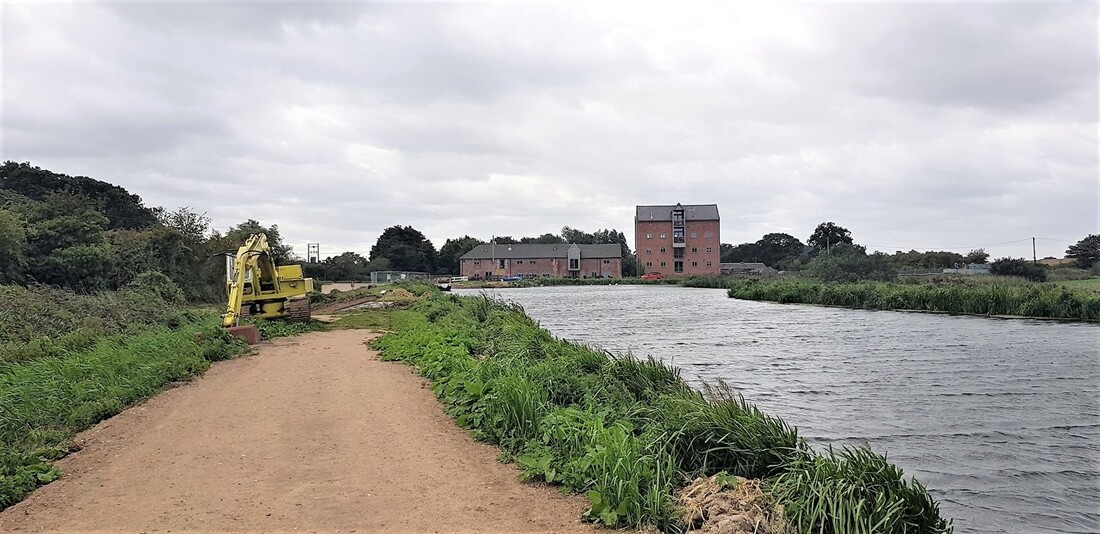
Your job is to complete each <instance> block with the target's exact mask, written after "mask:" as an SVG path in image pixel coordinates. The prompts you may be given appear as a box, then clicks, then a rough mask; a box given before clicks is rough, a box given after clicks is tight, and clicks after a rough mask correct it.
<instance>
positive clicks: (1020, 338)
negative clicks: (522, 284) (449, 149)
mask: <svg viewBox="0 0 1100 534" xmlns="http://www.w3.org/2000/svg"><path fill="white" fill-rule="evenodd" d="M459 293H477V291H468V292H462V291H460V292H459ZM490 294H493V295H497V296H500V297H502V298H506V299H508V300H512V301H514V302H517V303H519V304H521V305H522V306H523V307H524V308H525V309H526V310H527V313H528V314H529V315H531V316H532V317H533V318H535V319H536V320H538V321H540V322H541V324H542V326H543V327H545V328H547V329H548V330H550V331H551V332H553V333H554V334H555V335H558V336H560V337H563V338H566V339H570V340H574V341H582V342H587V343H591V344H593V345H597V346H600V347H603V348H606V349H609V350H612V351H616V352H632V353H634V354H636V355H641V356H645V355H652V356H655V357H659V358H663V359H665V360H666V361H671V362H672V363H674V364H675V365H677V366H679V367H680V368H681V369H682V370H683V375H684V377H685V378H686V379H687V380H689V381H690V382H693V383H698V382H699V381H700V380H711V381H713V380H718V379H721V380H725V381H726V382H728V383H729V384H730V385H732V386H734V387H736V388H738V389H740V390H741V391H743V392H744V394H745V396H746V397H747V398H748V399H750V400H752V401H754V402H755V403H757V404H758V405H759V406H760V407H761V408H763V409H764V410H765V411H767V412H769V413H772V414H775V415H779V416H781V417H783V419H785V420H786V421H787V422H789V423H791V424H793V425H795V426H797V427H798V428H799V430H800V432H801V433H802V435H804V436H805V437H806V438H807V439H808V440H809V441H811V442H813V443H815V444H822V445H824V444H844V443H854V442H859V443H862V442H864V441H866V442H868V443H869V444H870V445H871V447H872V448H873V449H874V450H876V451H878V452H885V453H887V456H888V457H889V458H890V459H891V460H892V461H893V462H895V463H896V464H898V465H900V466H901V467H902V468H904V469H905V471H906V473H907V474H911V475H915V476H916V477H917V478H918V479H919V480H920V481H921V482H922V483H924V484H925V485H926V486H928V487H929V488H930V489H931V490H932V492H933V493H934V495H935V496H936V497H937V499H938V500H939V501H940V503H941V510H942V511H943V513H944V514H945V515H947V516H949V517H954V518H955V525H956V531H957V532H960V533H967V532H980V533H1008V532H1013V533H1051V532H1065V533H1095V532H1100V512H1098V510H1100V508H1098V505H1097V503H1100V349H1098V341H1100V327H1097V326H1096V325H1091V324H1075V323H1059V322H1050V321H1031V320H1000V319H986V318H980V317H957V316H949V315H931V314H915V313H900V312H874V311H860V310H845V309H835V308H822V307H814V306H800V305H779V304H771V303H761V302H750V301H743V300H734V299H730V298H727V297H726V295H725V292H724V291H722V290H714V289H691V288H680V287H669V286H610V287H608V286H603V287H596V286H593V287H548V288H530V289H505V290H498V291H491V292H490Z"/></svg>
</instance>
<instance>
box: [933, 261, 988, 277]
mask: <svg viewBox="0 0 1100 534" xmlns="http://www.w3.org/2000/svg"><path fill="white" fill-rule="evenodd" d="M943 274H989V264H988V263H971V264H969V265H967V266H965V267H963V268H959V269H944V270H943Z"/></svg>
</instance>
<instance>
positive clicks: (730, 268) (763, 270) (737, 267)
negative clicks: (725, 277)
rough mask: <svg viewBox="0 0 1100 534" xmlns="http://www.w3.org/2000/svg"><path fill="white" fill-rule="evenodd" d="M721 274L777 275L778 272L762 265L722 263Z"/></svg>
mask: <svg viewBox="0 0 1100 534" xmlns="http://www.w3.org/2000/svg"><path fill="white" fill-rule="evenodd" d="M719 265H720V269H721V273H722V274H778V273H779V271H777V270H775V269H772V268H771V267H768V266H767V265H764V264H763V263H722V264H719Z"/></svg>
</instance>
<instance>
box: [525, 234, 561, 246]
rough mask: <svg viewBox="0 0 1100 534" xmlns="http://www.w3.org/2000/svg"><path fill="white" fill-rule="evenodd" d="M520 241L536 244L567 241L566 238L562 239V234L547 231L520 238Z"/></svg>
mask: <svg viewBox="0 0 1100 534" xmlns="http://www.w3.org/2000/svg"><path fill="white" fill-rule="evenodd" d="M519 242H520V243H524V244H534V245H554V244H562V243H565V240H564V239H562V238H561V236H560V235H556V234H550V233H546V234H542V235H540V236H538V237H524V238H520V240H519Z"/></svg>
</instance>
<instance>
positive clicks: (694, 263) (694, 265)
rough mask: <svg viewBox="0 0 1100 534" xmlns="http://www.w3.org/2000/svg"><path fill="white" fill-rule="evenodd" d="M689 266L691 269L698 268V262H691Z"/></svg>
mask: <svg viewBox="0 0 1100 534" xmlns="http://www.w3.org/2000/svg"><path fill="white" fill-rule="evenodd" d="M691 266H692V267H698V266H699V262H697V261H693V262H691Z"/></svg>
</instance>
